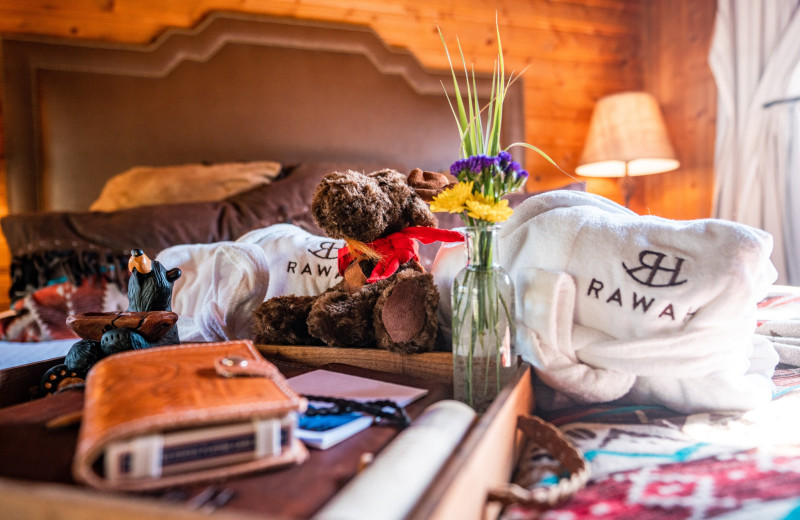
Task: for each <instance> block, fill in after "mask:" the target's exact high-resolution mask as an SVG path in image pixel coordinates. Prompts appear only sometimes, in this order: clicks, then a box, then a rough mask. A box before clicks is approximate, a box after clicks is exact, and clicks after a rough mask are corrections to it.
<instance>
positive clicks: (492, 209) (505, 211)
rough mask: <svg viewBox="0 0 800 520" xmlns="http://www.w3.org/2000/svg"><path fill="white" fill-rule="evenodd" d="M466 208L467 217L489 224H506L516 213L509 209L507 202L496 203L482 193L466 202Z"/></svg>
mask: <svg viewBox="0 0 800 520" xmlns="http://www.w3.org/2000/svg"><path fill="white" fill-rule="evenodd" d="M466 206H467V215H469V216H470V217H472V218H475V219H480V220H485V221H488V222H505V221H506V220H508V218H509V217H510V216H511V215H512V214H513V213H514V210H513V209H511V208H509V207H508V201H507V200H505V199H500V200H497V201H496V200H494V199H493V198H491V197H484V196H483V195H481V194H480V193H474V194H473V198H472V200H468V201H466Z"/></svg>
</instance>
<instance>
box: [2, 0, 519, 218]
mask: <svg viewBox="0 0 800 520" xmlns="http://www.w3.org/2000/svg"><path fill="white" fill-rule="evenodd" d="M2 52H3V64H4V74H3V81H4V84H3V123H4V133H5V139H6V142H5V151H6V159H7V173H8V175H7V176H8V197H9V209H10V211H11V212H12V213H18V212H30V211H39V212H41V211H52V210H65V211H66V210H85V209H86V208H88V207H89V205H90V203H91V202H92V201H93V200H94V199H95V198H96V197H97V195H98V194H99V192H100V189H101V187H102V185H103V183H104V182H105V181H106V180H107V179H108V178H109V177H111V176H112V175H114V174H116V173H119V172H122V171H124V170H126V169H128V168H130V167H133V166H137V165H149V166H161V165H170V164H182V163H190V162H202V161H208V162H224V161H239V160H242V161H245V160H276V161H280V162H282V163H286V164H290V163H297V162H304V161H319V160H331V161H338V162H342V161H349V160H353V161H358V162H365V161H369V162H379V161H386V162H387V164H404V165H411V166H419V167H423V168H426V169H437V170H441V169H445V168H447V167H448V166H449V164H450V163H451V162H452V161H453V160H454V159H456V158H457V157H456V154H457V151H458V139H457V135H456V127H455V123H454V121H453V116H452V114H451V112H450V108H449V106H448V103H447V100H446V98H445V96H444V92H443V88H442V84H444V85H445V87H447V88H450V87H452V80H451V78H450V76H449V72H448V71H437V72H434V71H429V70H426V69H424V68H423V67H422V66H421V65H420V64H419V62H418V61H417V60H416V59H415V58H414V57H413V56H411V55H410V54H409V53H407V52H405V51H403V50H399V49H395V48H390V47H387V46H386V45H385V44H384V43H383V42H382V41H381V40H380V39H379V38H378V36H377V35H376V34H375V33H374V32H373V31H372V30H370V29H369V28H365V27H361V26H350V25H341V24H331V23H316V22H309V21H298V20H292V19H275V18H267V17H260V16H250V15H242V14H233V13H215V14H213V15H211V16H209V17H208V18H206V19H205V20H204V21H203V22H202V23H200V24H199V25H198V26H197V27H195V28H193V29H191V30H178V29H175V30H168V31H167V32H165V33H164V34H163V35H162V36H161V37H160V38H158V39H157V40H156V41H155V42H153V43H152V44H149V45H142V46H136V45H112V44H108V43H98V42H83V41H75V40H63V39H46V38H32V37H21V36H18V35H13V36H11V35H5V36H4V37H3V39H2ZM442 52H444V51H442ZM490 83H491V81H490V78H486V77H483V78H480V83H479V91H481V92H482V93H483V94H486V93H487V92H488V91H489V89H490ZM522 91H523V90H522V85H521V83H520V82H517V83H516V84H515V85H513V86H512V91H511V92H510V93H509V95H508V97H507V100H506V103H507V108H506V111H505V118H504V138H503V141H504V142H509V143H510V142H515V141H521V140H523V136H524V129H523V122H524V114H523V100H522ZM484 99H486V96H485V95H484ZM518 159H519V158H518Z"/></svg>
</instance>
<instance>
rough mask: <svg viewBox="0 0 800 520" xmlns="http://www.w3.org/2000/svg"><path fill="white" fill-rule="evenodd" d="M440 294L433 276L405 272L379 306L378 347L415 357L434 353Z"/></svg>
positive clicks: (376, 331)
mask: <svg viewBox="0 0 800 520" xmlns="http://www.w3.org/2000/svg"><path fill="white" fill-rule="evenodd" d="M438 303H439V291H438V290H437V289H436V284H435V283H434V282H433V276H432V275H431V274H429V273H424V274H423V273H419V272H416V271H403V272H402V273H400V274H399V275H398V277H397V283H395V284H393V285H391V286H390V287H388V288H386V289H385V290H384V291H383V294H382V295H381V297H380V298H379V299H378V302H377V304H376V307H375V318H374V325H375V336H376V340H377V343H378V347H380V348H383V349H386V350H392V351H395V352H401V353H405V354H411V353H416V352H429V351H431V350H433V346H434V340H435V339H436V326H437V318H436V308H437V305H438Z"/></svg>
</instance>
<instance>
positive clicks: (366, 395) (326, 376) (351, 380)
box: [288, 370, 428, 406]
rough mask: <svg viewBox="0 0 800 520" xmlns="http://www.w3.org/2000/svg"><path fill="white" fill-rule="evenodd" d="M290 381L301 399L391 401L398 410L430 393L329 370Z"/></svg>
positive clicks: (303, 375)
mask: <svg viewBox="0 0 800 520" xmlns="http://www.w3.org/2000/svg"><path fill="white" fill-rule="evenodd" d="M288 381H289V386H291V387H292V390H294V391H295V392H297V393H298V394H301V395H317V396H325V397H336V398H341V399H352V400H354V401H360V402H366V401H377V400H383V399H391V400H392V401H394V402H395V403H397V404H398V405H399V406H406V405H408V404H409V403H412V402H414V401H416V400H417V399H419V398H420V397H422V396H423V395H425V394H427V393H428V390H426V389H424V388H414V387H412V386H406V385H398V384H395V383H387V382H386V381H378V380H377V379H369V378H366V377H360V376H352V375H349V374H342V373H340V372H331V371H330V370H313V371H311V372H306V373H305V374H301V375H299V376H295V377H292V378H289V380H288Z"/></svg>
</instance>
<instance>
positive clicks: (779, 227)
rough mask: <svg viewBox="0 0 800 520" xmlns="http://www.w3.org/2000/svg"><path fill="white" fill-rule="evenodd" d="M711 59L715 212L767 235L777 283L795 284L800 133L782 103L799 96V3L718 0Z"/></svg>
mask: <svg viewBox="0 0 800 520" xmlns="http://www.w3.org/2000/svg"><path fill="white" fill-rule="evenodd" d="M709 63H710V65H711V70H712V72H713V74H714V79H715V81H716V84H717V90H718V96H719V97H718V112H717V143H716V150H715V169H716V184H715V185H716V190H715V198H714V216H715V217H718V218H724V219H729V220H735V221H737V222H742V223H744V224H748V225H751V226H754V227H758V228H761V229H764V230H766V231H768V232H769V233H771V234H772V235H773V238H774V240H775V248H774V250H773V254H772V262H773V263H774V264H775V267H776V268H777V269H778V272H779V278H778V283H790V284H794V285H800V269H799V268H800V265H798V263H799V262H800V229H798V227H799V226H800V220H798V211H799V210H798V209H797V208H796V206H798V205H800V180H798V176H800V171H798V167H800V162H798V158H799V157H800V152H798V148H799V147H800V137H798V135H799V134H798V133H797V132H798V127H797V124H796V119H795V120H794V123H793V122H792V117H793V115H796V114H797V112H796V110H795V109H796V106H795V105H796V104H797V103H800V102H795V103H791V102H786V101H785V100H787V99H790V98H792V97H794V96H798V95H800V91H798V90H795V91H794V92H793V91H792V89H793V87H795V86H794V85H793V83H794V81H795V78H796V77H797V76H796V71H797V70H798V69H799V68H800V0H763V1H754V0H717V18H716V22H715V29H714V36H713V39H712V42H711V52H710V55H709ZM777 100H783V101H784V102H781V103H774V104H771V103H772V102H774V101H777ZM765 105H768V107H765ZM792 132H793V133H792ZM792 197H794V199H793V202H792V201H791V200H790V198H792ZM789 259H791V260H789Z"/></svg>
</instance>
